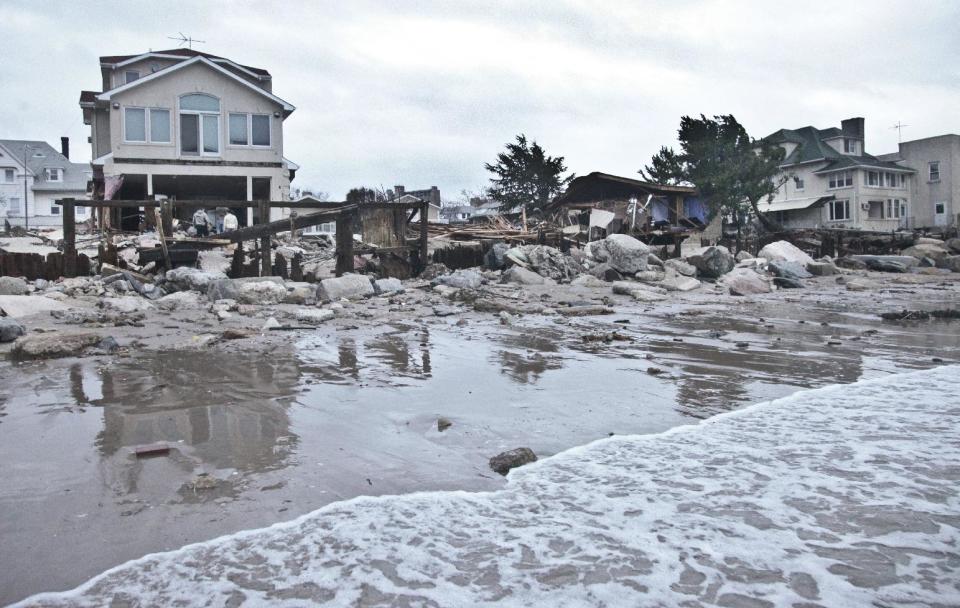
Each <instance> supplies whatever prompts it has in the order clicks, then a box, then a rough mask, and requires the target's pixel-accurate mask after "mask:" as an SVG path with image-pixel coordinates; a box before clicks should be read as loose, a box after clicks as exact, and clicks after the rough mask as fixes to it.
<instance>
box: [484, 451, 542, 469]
mask: <svg viewBox="0 0 960 608" xmlns="http://www.w3.org/2000/svg"><path fill="white" fill-rule="evenodd" d="M536 461H537V455H536V454H534V453H533V450H531V449H530V448H516V449H514V450H510V451H507V452H503V453H501V454H497V455H496V456H494V457H493V458H491V459H490V468H491V469H493V470H494V471H495V472H497V473H500V474H501V475H506V474H507V473H509V472H510V469H515V468H517V467H520V466H523V465H525V464H530V463H531V462H536Z"/></svg>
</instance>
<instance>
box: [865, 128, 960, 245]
mask: <svg viewBox="0 0 960 608" xmlns="http://www.w3.org/2000/svg"><path fill="white" fill-rule="evenodd" d="M899 148H900V149H899V151H898V152H894V153H892V154H884V155H882V156H881V157H880V158H882V159H884V160H890V161H897V162H899V163H900V164H902V165H906V166H907V167H910V168H911V169H915V170H916V171H917V174H916V175H915V176H914V178H913V180H912V182H911V187H910V200H911V201H912V202H913V213H912V215H913V218H914V223H915V225H916V227H917V228H934V229H936V228H948V227H954V226H958V225H960V135H954V134H948V135H938V136H936V137H927V138H924V139H915V140H913V141H905V142H902V143H900V146H899Z"/></svg>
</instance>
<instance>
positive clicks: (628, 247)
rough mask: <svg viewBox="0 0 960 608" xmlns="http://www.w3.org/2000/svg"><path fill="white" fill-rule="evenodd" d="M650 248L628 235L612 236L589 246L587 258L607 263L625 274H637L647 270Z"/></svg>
mask: <svg viewBox="0 0 960 608" xmlns="http://www.w3.org/2000/svg"><path fill="white" fill-rule="evenodd" d="M649 255H650V248H649V247H647V245H645V244H644V243H643V242H641V241H638V240H637V239H635V238H633V237H632V236H629V235H626V234H611V235H610V236H608V237H607V238H605V239H603V240H601V241H593V242H591V243H588V244H587V256H588V257H590V258H592V259H594V260H595V261H598V262H606V263H607V264H609V265H610V267H611V268H613V269H614V270H616V271H618V272H621V273H623V274H636V273H638V272H640V271H641V270H646V269H647V259H648V257H649Z"/></svg>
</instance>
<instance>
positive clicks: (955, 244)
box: [944, 238, 960, 255]
mask: <svg viewBox="0 0 960 608" xmlns="http://www.w3.org/2000/svg"><path fill="white" fill-rule="evenodd" d="M944 245H946V247H947V249H949V250H950V251H951V252H952V253H955V254H957V255H960V238H952V239H947V242H946V243H944Z"/></svg>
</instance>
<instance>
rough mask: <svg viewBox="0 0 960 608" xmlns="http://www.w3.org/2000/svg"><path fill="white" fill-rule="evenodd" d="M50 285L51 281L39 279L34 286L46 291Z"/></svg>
mask: <svg viewBox="0 0 960 608" xmlns="http://www.w3.org/2000/svg"><path fill="white" fill-rule="evenodd" d="M49 284H50V281H48V280H46V279H37V280H35V281H34V282H33V286H34V287H36V288H37V289H45V288H46V287H47V285H49Z"/></svg>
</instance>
